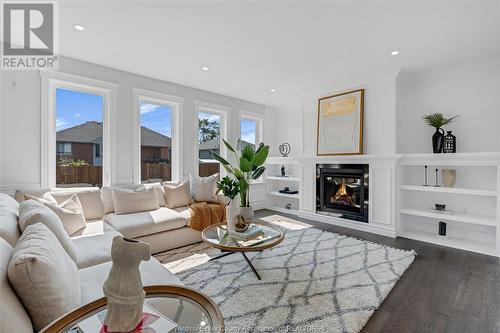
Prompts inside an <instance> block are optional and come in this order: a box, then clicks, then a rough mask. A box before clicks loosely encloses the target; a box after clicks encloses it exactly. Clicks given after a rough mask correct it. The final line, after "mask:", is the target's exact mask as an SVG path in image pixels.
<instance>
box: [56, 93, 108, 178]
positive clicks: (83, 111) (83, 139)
mask: <svg viewBox="0 0 500 333" xmlns="http://www.w3.org/2000/svg"><path fill="white" fill-rule="evenodd" d="M55 94H56V103H55V120H56V121H55V127H56V142H55V144H56V157H55V159H56V180H55V183H56V186H63V185H64V186H69V185H76V184H79V185H80V184H86V185H92V186H101V185H102V183H103V182H102V158H101V155H102V154H101V144H100V142H102V141H103V96H100V95H94V94H91V93H87V92H82V91H77V90H72V89H63V88H57V89H56V91H55ZM96 148H97V149H96Z"/></svg>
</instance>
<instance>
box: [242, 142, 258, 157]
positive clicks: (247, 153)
mask: <svg viewBox="0 0 500 333" xmlns="http://www.w3.org/2000/svg"><path fill="white" fill-rule="evenodd" d="M254 155H255V153H254V151H253V148H252V146H250V145H245V147H243V151H242V152H241V156H242V157H244V158H246V159H247V160H248V161H252V160H253V156H254Z"/></svg>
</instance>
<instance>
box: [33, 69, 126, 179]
mask: <svg viewBox="0 0 500 333" xmlns="http://www.w3.org/2000/svg"><path fill="white" fill-rule="evenodd" d="M40 76H41V80H42V82H41V138H40V151H41V168H40V169H41V175H40V178H41V186H42V188H47V187H55V186H56V89H58V88H61V89H68V90H74V91H78V92H84V93H88V94H93V95H99V96H102V97H103V110H102V112H103V114H102V120H103V137H102V139H103V156H102V166H103V169H102V183H103V185H111V184H113V183H114V180H115V177H116V172H114V171H115V161H116V155H115V154H116V153H115V150H116V149H115V137H116V136H115V135H114V131H115V127H114V114H115V105H116V93H117V91H118V84H115V83H111V82H106V81H101V80H95V79H91V78H87V77H83V76H78V75H73V74H67V73H63V72H57V71H40Z"/></svg>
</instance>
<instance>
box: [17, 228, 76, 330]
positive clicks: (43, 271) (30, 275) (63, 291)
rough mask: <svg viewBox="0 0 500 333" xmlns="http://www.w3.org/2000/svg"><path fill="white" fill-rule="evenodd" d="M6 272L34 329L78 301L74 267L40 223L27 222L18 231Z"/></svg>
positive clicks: (73, 307)
mask: <svg viewBox="0 0 500 333" xmlns="http://www.w3.org/2000/svg"><path fill="white" fill-rule="evenodd" d="M8 276H9V281H10V283H11V284H12V286H13V287H14V289H15V291H16V293H17V295H18V296H19V298H20V299H21V301H22V303H23V304H24V307H25V308H26V309H27V311H28V313H29V314H30V318H31V320H32V322H33V326H34V328H35V330H37V331H39V330H41V329H42V328H44V327H45V326H46V325H48V324H50V323H51V322H52V321H53V320H55V319H57V318H58V317H60V316H61V315H63V314H65V313H67V312H69V311H71V310H74V309H75V308H77V307H79V306H80V305H81V299H82V298H81V289H80V275H79V274H78V269H77V267H76V265H75V263H74V262H73V260H71V258H70V257H69V256H68V254H67V253H66V251H64V249H63V248H62V246H61V244H60V243H59V241H58V240H57V238H56V236H55V235H54V234H53V233H52V232H51V231H50V230H49V229H48V228H47V227H46V226H45V225H43V224H41V223H36V224H34V225H30V226H28V227H27V228H26V230H25V231H24V232H23V234H22V235H21V238H20V239H19V242H17V245H16V247H15V249H14V254H13V255H12V258H11V260H10V263H9V267H8Z"/></svg>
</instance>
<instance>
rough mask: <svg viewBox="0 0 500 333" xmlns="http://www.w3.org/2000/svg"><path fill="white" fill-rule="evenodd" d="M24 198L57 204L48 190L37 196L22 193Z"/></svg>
mask: <svg viewBox="0 0 500 333" xmlns="http://www.w3.org/2000/svg"><path fill="white" fill-rule="evenodd" d="M24 199H25V200H36V201H38V202H41V203H43V204H46V203H55V204H57V201H56V199H55V198H54V197H53V196H52V194H50V193H49V192H47V193H44V195H43V196H41V197H37V196H35V195H31V194H28V193H26V194H24Z"/></svg>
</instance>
